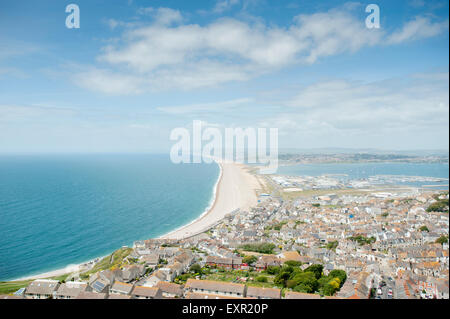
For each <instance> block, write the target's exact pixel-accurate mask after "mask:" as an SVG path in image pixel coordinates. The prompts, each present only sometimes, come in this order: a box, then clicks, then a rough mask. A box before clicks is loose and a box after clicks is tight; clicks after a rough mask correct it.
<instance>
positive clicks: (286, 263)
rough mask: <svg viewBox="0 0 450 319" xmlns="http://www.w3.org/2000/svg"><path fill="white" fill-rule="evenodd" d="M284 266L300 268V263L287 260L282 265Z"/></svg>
mask: <svg viewBox="0 0 450 319" xmlns="http://www.w3.org/2000/svg"><path fill="white" fill-rule="evenodd" d="M284 264H285V265H288V266H291V267H300V266H301V265H302V263H301V262H299V261H296V260H288V261H286V262H285V263H284Z"/></svg>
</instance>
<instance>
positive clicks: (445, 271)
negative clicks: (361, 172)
mask: <svg viewBox="0 0 450 319" xmlns="http://www.w3.org/2000/svg"><path fill="white" fill-rule="evenodd" d="M272 180H273V181H277V182H278V184H279V183H280V182H281V183H283V181H281V180H280V179H279V178H278V179H277V177H272ZM275 184H276V183H275ZM290 186H292V185H286V189H287V190H288V189H289V187H290ZM320 191H323V190H320ZM325 191H327V192H328V193H323V194H322V193H321V194H319V195H318V194H315V195H314V194H311V193H308V192H306V193H304V195H302V194H303V193H301V192H300V193H298V192H289V191H288V192H285V193H283V194H286V195H288V196H274V194H275V192H274V190H273V189H272V191H271V193H270V194H269V193H260V194H259V197H258V198H259V200H258V204H257V206H256V207H253V208H252V209H251V210H250V211H240V210H236V211H234V212H231V213H229V214H228V215H226V217H225V218H224V219H222V220H221V221H220V222H218V223H216V224H215V225H214V226H213V227H211V228H210V229H208V230H207V231H206V232H202V233H199V234H196V235H194V236H191V237H189V238H185V239H183V240H174V239H148V240H144V241H136V242H135V243H134V245H133V247H122V248H121V249H119V250H117V251H115V252H114V253H113V254H111V255H110V256H107V257H105V258H103V259H101V260H96V261H93V262H90V263H88V264H86V265H84V267H83V269H80V270H79V271H78V272H76V273H72V274H69V275H66V276H63V277H60V278H50V279H38V280H33V281H30V282H29V283H28V284H27V286H26V287H23V288H21V289H18V290H17V291H15V292H14V293H13V294H10V295H4V296H2V298H35V299H43V298H54V299H77V298H78V299H162V298H186V299H221V298H250V299H282V298H284V299H448V298H449V283H448V278H449V255H448V252H449V246H448V231H449V215H448V192H443V191H436V190H423V191H418V190H417V189H414V188H411V190H410V191H405V190H404V189H398V190H397V191H395V189H394V191H392V190H391V191H390V192H386V191H385V192H380V191H375V190H374V191H373V192H370V191H366V192H363V191H354V192H353V193H349V192H340V191H339V190H334V189H331V190H330V189H325ZM332 191H333V192H334V193H331V192H332ZM293 194H295V196H292V195H293Z"/></svg>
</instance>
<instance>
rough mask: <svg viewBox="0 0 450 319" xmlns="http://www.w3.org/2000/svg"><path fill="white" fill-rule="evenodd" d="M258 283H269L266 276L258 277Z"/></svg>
mask: <svg viewBox="0 0 450 319" xmlns="http://www.w3.org/2000/svg"><path fill="white" fill-rule="evenodd" d="M256 281H257V282H267V277H266V276H258V277H256Z"/></svg>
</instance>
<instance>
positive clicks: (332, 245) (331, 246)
mask: <svg viewBox="0 0 450 319" xmlns="http://www.w3.org/2000/svg"><path fill="white" fill-rule="evenodd" d="M338 245H339V242H338V241H337V240H335V241H330V242H329V243H328V244H327V248H328V249H336V248H337V246H338Z"/></svg>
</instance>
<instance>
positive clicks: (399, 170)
mask: <svg viewBox="0 0 450 319" xmlns="http://www.w3.org/2000/svg"><path fill="white" fill-rule="evenodd" d="M277 174H280V175H294V176H302V175H303V176H320V175H324V174H345V175H346V176H343V177H341V178H343V179H347V180H360V179H367V178H369V177H371V176H377V175H402V176H424V177H437V178H446V179H447V181H444V182H442V184H443V185H444V184H448V176H449V166H448V163H348V164H347V163H336V164H298V165H291V166H280V167H279V168H278V172H277ZM399 184H405V185H410V186H416V187H421V186H423V185H429V184H439V183H436V182H429V181H428V182H421V181H418V182H405V183H399ZM442 188H443V189H448V186H444V187H442Z"/></svg>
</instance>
